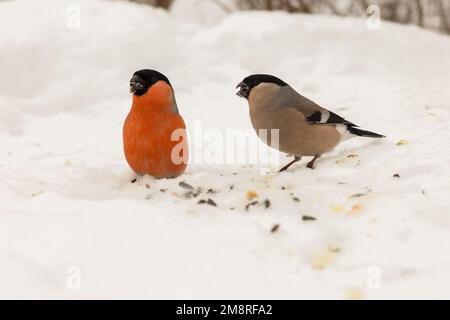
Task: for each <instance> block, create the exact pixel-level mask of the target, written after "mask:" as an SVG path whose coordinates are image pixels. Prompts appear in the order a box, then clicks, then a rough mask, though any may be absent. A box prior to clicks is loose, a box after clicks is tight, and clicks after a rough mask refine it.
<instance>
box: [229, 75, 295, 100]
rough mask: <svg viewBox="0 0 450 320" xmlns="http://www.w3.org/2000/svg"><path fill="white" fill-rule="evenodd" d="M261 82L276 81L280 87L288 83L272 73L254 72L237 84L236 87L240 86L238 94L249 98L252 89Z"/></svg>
mask: <svg viewBox="0 0 450 320" xmlns="http://www.w3.org/2000/svg"><path fill="white" fill-rule="evenodd" d="M261 83H274V84H276V85H279V86H280V87H284V86H287V85H288V84H287V83H286V82H284V81H283V80H281V79H279V78H277V77H275V76H272V75H270V74H253V75H251V76H248V77H247V78H245V79H244V80H242V82H241V83H239V84H238V85H237V87H236V88H240V90H239V91H238V93H237V95H238V96H240V97H244V98H248V96H249V95H250V92H251V91H252V89H253V88H254V87H256V86H257V85H259V84H261Z"/></svg>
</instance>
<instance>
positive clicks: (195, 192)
mask: <svg viewBox="0 0 450 320" xmlns="http://www.w3.org/2000/svg"><path fill="white" fill-rule="evenodd" d="M200 193H202V188H201V187H198V188H197V189H195V190H189V191H187V192H185V193H184V197H185V198H186V199H190V198H197V197H198V196H199V194H200Z"/></svg>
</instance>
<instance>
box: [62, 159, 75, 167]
mask: <svg viewBox="0 0 450 320" xmlns="http://www.w3.org/2000/svg"><path fill="white" fill-rule="evenodd" d="M63 166H64V167H72V166H73V163H72V161H70V159H66V160H64V163H63Z"/></svg>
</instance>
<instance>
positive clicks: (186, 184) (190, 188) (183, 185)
mask: <svg viewBox="0 0 450 320" xmlns="http://www.w3.org/2000/svg"><path fill="white" fill-rule="evenodd" d="M178 185H179V186H180V187H181V188H183V189H186V190H194V187H193V186H191V185H190V184H189V183H187V182H184V181H181V182H180V183H178Z"/></svg>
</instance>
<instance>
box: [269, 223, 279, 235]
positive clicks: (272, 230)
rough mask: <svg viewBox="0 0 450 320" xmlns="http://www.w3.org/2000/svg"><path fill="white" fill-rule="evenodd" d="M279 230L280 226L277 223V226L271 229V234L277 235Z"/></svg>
mask: <svg viewBox="0 0 450 320" xmlns="http://www.w3.org/2000/svg"><path fill="white" fill-rule="evenodd" d="M278 229H280V225H279V224H278V223H277V224H274V225H273V226H272V228H271V229H270V233H275V232H277V231H278Z"/></svg>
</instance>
